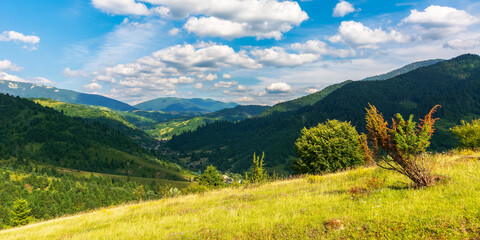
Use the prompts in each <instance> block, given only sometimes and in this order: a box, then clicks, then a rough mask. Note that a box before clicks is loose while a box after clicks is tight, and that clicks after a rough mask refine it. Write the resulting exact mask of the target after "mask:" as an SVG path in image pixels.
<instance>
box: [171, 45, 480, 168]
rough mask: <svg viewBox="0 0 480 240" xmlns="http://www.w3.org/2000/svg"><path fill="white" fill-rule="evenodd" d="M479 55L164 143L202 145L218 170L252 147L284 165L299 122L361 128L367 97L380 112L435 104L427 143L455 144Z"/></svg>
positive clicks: (471, 112)
mask: <svg viewBox="0 0 480 240" xmlns="http://www.w3.org/2000/svg"><path fill="white" fill-rule="evenodd" d="M479 93H480V57H479V56H477V55H471V54H467V55H462V56H459V57H457V58H454V59H451V60H447V61H443V62H440V63H437V64H434V65H431V66H428V67H423V68H419V69H416V70H413V71H411V72H408V73H405V74H402V75H399V76H397V77H394V78H392V79H388V80H383V81H357V82H352V83H350V84H346V85H344V86H343V87H341V88H340V89H337V90H335V91H333V92H332V93H330V94H329V95H327V96H326V97H325V98H323V99H322V100H320V101H318V102H317V103H315V104H314V105H312V106H306V107H303V108H300V109H298V110H296V111H293V112H284V113H279V114H274V115H270V116H267V117H262V118H260V117H258V118H253V119H247V120H244V121H241V122H238V123H214V124H210V125H207V126H205V127H202V128H199V129H198V130H197V131H195V132H189V133H185V134H182V135H180V136H176V137H173V138H172V140H171V141H170V142H169V146H170V147H172V148H173V149H176V150H182V151H194V150H203V157H208V158H209V160H208V163H209V164H213V165H215V166H217V167H218V168H219V169H220V170H222V171H224V170H232V171H236V172H244V171H245V170H246V169H248V167H249V164H248V162H249V161H248V159H249V158H250V157H249V156H250V155H251V154H252V153H253V152H261V151H265V155H266V156H267V157H266V159H265V163H266V167H267V168H276V169H277V170H278V169H279V168H283V169H284V170H285V171H289V168H290V165H291V161H292V159H294V155H295V154H294V149H293V143H294V141H295V139H297V138H298V137H299V135H300V129H302V128H303V127H307V128H308V127H312V126H315V125H317V124H318V123H319V122H324V121H326V120H327V119H338V120H339V121H350V122H351V123H352V125H354V126H355V127H356V129H357V130H358V131H359V132H365V131H366V130H365V121H364V117H365V113H366V112H365V108H366V107H368V103H371V104H372V105H375V106H376V107H377V108H379V109H382V112H383V113H384V114H385V115H386V116H392V115H394V114H396V113H400V114H401V115H404V116H407V115H410V114H414V115H417V116H419V115H423V114H424V113H425V112H428V110H430V108H431V107H432V106H434V105H436V104H440V105H441V106H442V108H441V109H440V110H439V111H438V113H437V115H436V116H437V117H439V118H440V120H439V121H438V122H437V123H436V127H437V131H436V132H435V134H434V135H433V136H432V144H431V147H430V149H431V150H437V151H442V150H446V149H449V148H452V147H455V146H457V145H458V140H457V139H455V137H454V136H453V134H452V133H450V132H449V130H448V129H449V128H450V127H453V126H454V125H456V124H458V123H459V122H460V120H462V119H465V120H471V119H472V118H474V117H476V116H480V94H479Z"/></svg>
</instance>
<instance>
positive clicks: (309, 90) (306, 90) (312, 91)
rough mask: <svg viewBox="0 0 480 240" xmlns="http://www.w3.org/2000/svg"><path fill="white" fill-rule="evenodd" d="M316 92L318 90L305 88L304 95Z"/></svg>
mask: <svg viewBox="0 0 480 240" xmlns="http://www.w3.org/2000/svg"><path fill="white" fill-rule="evenodd" d="M318 91H319V89H318V88H307V89H305V91H304V93H308V94H312V93H316V92H318Z"/></svg>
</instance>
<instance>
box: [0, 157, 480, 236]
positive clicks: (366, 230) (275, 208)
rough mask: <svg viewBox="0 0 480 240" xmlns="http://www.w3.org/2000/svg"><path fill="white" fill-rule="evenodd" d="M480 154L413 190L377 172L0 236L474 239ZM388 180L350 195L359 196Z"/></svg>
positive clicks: (439, 170)
mask: <svg viewBox="0 0 480 240" xmlns="http://www.w3.org/2000/svg"><path fill="white" fill-rule="evenodd" d="M479 155H480V153H474V152H464V153H463V154H460V153H447V154H438V155H434V156H432V159H433V166H432V169H433V173H434V174H436V175H441V176H444V177H442V180H441V181H440V183H439V184H437V185H435V186H432V187H428V188H420V189H415V188H413V187H411V183H410V182H409V180H408V179H407V178H405V177H403V176H401V175H399V174H397V173H394V172H390V171H386V170H383V169H379V168H376V167H370V168H364V167H362V168H358V169H354V170H349V171H344V172H339V173H333V174H326V175H323V176H303V177H297V178H292V179H286V180H280V181H275V182H271V183H267V184H263V185H247V186H241V187H238V188H224V189H219V190H215V191H210V192H206V193H203V194H196V195H184V196H180V197H176V198H167V199H162V200H157V201H147V202H140V203H136V204H128V205H122V206H117V207H111V208H104V209H98V210H95V211H92V212H86V213H82V214H78V215H73V216H68V217H63V218H59V219H55V220H51V221H46V222H39V223H33V224H30V225H27V226H23V227H19V228H12V229H7V230H3V231H0V239H466V238H467V239H468V238H470V239H472V238H473V239H474V238H479V236H480V197H479V196H480V174H479V172H480V161H479V160H478V156H479ZM369 179H370V180H371V179H377V180H379V182H380V183H382V184H379V185H378V186H377V187H376V188H374V189H372V191H371V192H370V193H369V194H365V195H364V196H357V197H355V198H352V196H353V195H352V193H351V189H352V188H353V187H355V186H363V185H364V184H365V182H368V180H369Z"/></svg>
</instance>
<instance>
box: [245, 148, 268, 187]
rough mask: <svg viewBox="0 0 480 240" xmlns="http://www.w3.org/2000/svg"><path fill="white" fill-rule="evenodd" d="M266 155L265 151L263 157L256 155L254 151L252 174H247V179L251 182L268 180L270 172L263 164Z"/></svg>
mask: <svg viewBox="0 0 480 240" xmlns="http://www.w3.org/2000/svg"><path fill="white" fill-rule="evenodd" d="M264 157H265V153H262V158H260V157H259V156H255V153H253V168H252V171H251V172H250V175H248V174H246V176H245V179H247V181H248V182H251V183H258V182H266V181H268V174H267V173H266V172H265V169H264V168H263V166H264V165H265V164H264V163H263V159H264Z"/></svg>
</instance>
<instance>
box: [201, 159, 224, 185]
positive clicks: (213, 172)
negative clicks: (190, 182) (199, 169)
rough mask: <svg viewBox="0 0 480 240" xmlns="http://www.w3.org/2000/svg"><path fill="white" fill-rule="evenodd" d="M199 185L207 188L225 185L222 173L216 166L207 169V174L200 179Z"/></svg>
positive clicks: (204, 173)
mask: <svg viewBox="0 0 480 240" xmlns="http://www.w3.org/2000/svg"><path fill="white" fill-rule="evenodd" d="M198 184H200V185H203V186H205V187H207V188H218V187H220V186H222V185H223V179H222V175H221V174H220V172H219V171H218V170H217V168H215V167H214V166H212V165H210V166H208V167H207V169H206V170H205V172H203V174H202V175H201V176H200V177H198Z"/></svg>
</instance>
